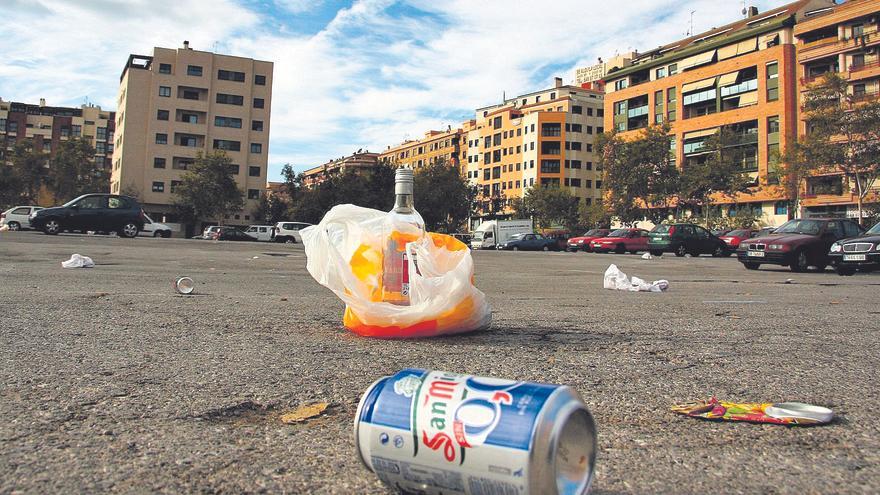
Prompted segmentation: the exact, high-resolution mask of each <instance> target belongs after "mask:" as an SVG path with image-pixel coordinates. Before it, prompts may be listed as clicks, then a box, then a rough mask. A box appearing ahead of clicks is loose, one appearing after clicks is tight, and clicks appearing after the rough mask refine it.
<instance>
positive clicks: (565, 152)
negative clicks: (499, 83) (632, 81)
mask: <svg viewBox="0 0 880 495" xmlns="http://www.w3.org/2000/svg"><path fill="white" fill-rule="evenodd" d="M603 113H604V109H603V93H602V92H601V91H596V90H592V89H585V88H582V87H578V86H569V85H563V84H562V79H560V78H556V82H555V85H554V86H553V87H551V88H548V89H544V90H541V91H536V92H533V93H528V94H524V95H520V96H517V97H515V98H510V99H508V100H506V101H504V102H502V103H500V104H498V105H493V106H488V107H484V108H479V109H477V110H476V115H475V119H474V124H475V125H474V126H473V129H471V130H469V131H468V133H467V140H468V143H467V144H468V147H467V153H466V155H465V156H466V157H467V161H468V162H467V163H466V164H465V166H464V167H463V168H464V170H465V172H466V175H467V178H468V180H469V181H470V182H471V183H472V184H474V185H476V186H478V188H479V196H478V201H479V203H480V204H479V205H478V206H479V208H478V210H479V216H480V217H482V218H490V217H492V218H494V217H505V216H509V215H510V214H511V213H512V210H511V202H512V200H514V199H516V198H523V197H525V194H526V192H527V191H528V190H529V188H532V187H541V186H545V187H547V186H550V187H565V188H569V189H570V191H571V192H572V194H573V195H574V196H576V197H578V198H581V199H584V200H585V201H586V202H587V203H592V202H593V201H596V200H598V199H599V198H600V197H601V189H602V176H601V173H599V171H598V170H597V167H596V163H597V154H596V151H597V150H596V149H595V148H594V144H595V138H596V136H597V135H598V134H600V133H602V132H604V128H603V125H604V124H603Z"/></svg>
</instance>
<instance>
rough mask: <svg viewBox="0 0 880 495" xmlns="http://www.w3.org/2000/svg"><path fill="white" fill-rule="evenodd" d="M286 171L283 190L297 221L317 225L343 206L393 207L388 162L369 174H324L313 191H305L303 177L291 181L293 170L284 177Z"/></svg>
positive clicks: (309, 189)
mask: <svg viewBox="0 0 880 495" xmlns="http://www.w3.org/2000/svg"><path fill="white" fill-rule="evenodd" d="M285 169H287V167H285ZM285 169H282V176H284V178H285V189H287V190H288V191H289V194H292V199H291V214H292V216H293V218H294V219H296V220H297V221H301V222H309V223H318V222H320V221H321V218H323V217H324V214H325V213H327V212H328V211H329V210H330V208H332V207H334V206H336V205H339V204H345V203H351V204H355V205H358V206H363V207H365V208H373V209H377V210H382V211H388V210H391V208H392V207H393V205H394V167H393V165H392V164H391V163H389V162H385V161H383V162H380V163H378V164H377V165H376V166H375V167H373V168H372V169H369V170H356V169H345V170H343V171H342V172H337V173H332V174H327V175H326V176H325V178H324V180H323V181H322V182H320V183H318V184H316V185H314V186H312V187H304V185H303V177H302V174H300V175H299V176H296V177H295V178H294V177H293V169H292V168H290V169H289V170H287V172H286V173H285ZM417 201H418V199H417ZM417 207H418V205H417Z"/></svg>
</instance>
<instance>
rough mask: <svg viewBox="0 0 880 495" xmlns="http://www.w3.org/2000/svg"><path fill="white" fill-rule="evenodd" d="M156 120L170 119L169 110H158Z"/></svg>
mask: <svg viewBox="0 0 880 495" xmlns="http://www.w3.org/2000/svg"><path fill="white" fill-rule="evenodd" d="M156 120H168V110H158V111H156Z"/></svg>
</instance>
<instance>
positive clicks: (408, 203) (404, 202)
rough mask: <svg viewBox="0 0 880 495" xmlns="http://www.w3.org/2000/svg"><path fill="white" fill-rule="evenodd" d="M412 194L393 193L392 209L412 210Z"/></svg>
mask: <svg viewBox="0 0 880 495" xmlns="http://www.w3.org/2000/svg"><path fill="white" fill-rule="evenodd" d="M412 209H413V195H412V194H395V195H394V211H406V212H409V211H412Z"/></svg>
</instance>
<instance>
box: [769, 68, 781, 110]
mask: <svg viewBox="0 0 880 495" xmlns="http://www.w3.org/2000/svg"><path fill="white" fill-rule="evenodd" d="M778 99H779V64H778V63H777V62H771V63H769V64H767V101H776V100H778Z"/></svg>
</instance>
